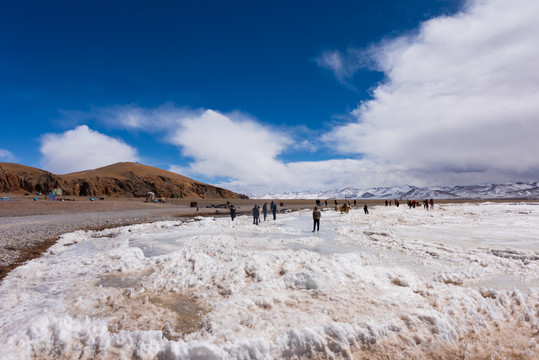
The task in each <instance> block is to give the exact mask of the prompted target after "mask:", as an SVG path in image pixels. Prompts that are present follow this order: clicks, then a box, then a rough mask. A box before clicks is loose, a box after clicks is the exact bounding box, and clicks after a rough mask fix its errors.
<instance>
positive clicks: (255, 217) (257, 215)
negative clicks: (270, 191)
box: [253, 205, 260, 225]
mask: <svg viewBox="0 0 539 360" xmlns="http://www.w3.org/2000/svg"><path fill="white" fill-rule="evenodd" d="M259 218H260V208H259V207H258V205H255V206H254V207H253V224H255V225H258V219H259Z"/></svg>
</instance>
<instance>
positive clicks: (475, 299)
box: [0, 203, 539, 359]
mask: <svg viewBox="0 0 539 360" xmlns="http://www.w3.org/2000/svg"><path fill="white" fill-rule="evenodd" d="M370 210H371V211H370V214H369V215H365V214H363V211H362V210H352V211H351V212H350V213H349V214H340V213H337V212H334V211H333V210H329V209H328V210H327V211H323V213H322V222H321V231H320V233H319V234H318V233H315V234H313V233H311V232H310V230H311V229H312V218H311V211H309V210H306V211H301V212H296V213H291V214H286V215H281V216H279V217H278V220H277V221H271V220H270V221H266V222H262V224H261V225H260V226H258V227H256V226H254V225H253V224H252V219H251V218H249V217H246V216H240V217H238V218H236V220H235V221H234V222H231V221H230V219H229V218H218V219H214V218H198V219H196V220H195V221H191V222H186V223H177V222H161V223H153V224H145V225H135V226H130V227H123V228H116V229H108V230H103V231H100V232H75V233H71V234H66V235H64V236H63V237H62V239H61V240H60V241H59V242H58V243H57V244H56V245H55V246H53V247H52V248H51V249H50V251H49V253H48V254H46V255H44V256H43V257H41V258H40V259H36V260H34V261H31V262H29V263H28V264H26V265H25V266H22V267H19V268H18V269H16V270H14V271H13V272H12V273H11V274H10V275H9V276H8V277H7V278H6V279H5V280H4V282H3V283H2V286H1V287H0V304H2V305H1V306H2V307H1V308H0V323H1V324H3V325H2V327H1V328H0V357H1V358H6V359H10V358H12V359H20V358H43V357H45V358H47V357H50V358H74V357H78V358H82V359H90V358H103V359H108V358H111V359H112V358H132V357H135V358H140V359H153V358H156V357H157V358H163V359H274V358H307V357H309V358H327V357H334V358H350V357H352V358H354V357H361V356H365V357H373V356H382V357H383V356H384V354H385V355H388V354H389V355H391V356H392V357H394V358H399V357H400V358H409V357H415V358H421V357H424V358H429V357H432V354H434V353H436V354H444V353H445V354H448V355H453V356H455V357H458V356H461V355H473V354H475V355H478V356H481V355H483V356H491V357H494V358H496V357H503V356H511V355H518V356H519V357H521V358H530V359H533V358H536V357H537V356H539V349H538V347H537V334H538V331H539V305H538V304H539V251H538V248H539V246H538V241H539V239H538V236H539V235H536V234H539V221H537V220H538V218H539V206H537V205H533V204H525V203H522V204H490V203H484V204H479V205H475V204H464V205H446V206H443V207H442V208H437V209H434V210H429V211H427V210H424V209H408V208H407V207H406V208H405V207H400V208H395V207H388V208H384V207H375V208H372V209H370Z"/></svg>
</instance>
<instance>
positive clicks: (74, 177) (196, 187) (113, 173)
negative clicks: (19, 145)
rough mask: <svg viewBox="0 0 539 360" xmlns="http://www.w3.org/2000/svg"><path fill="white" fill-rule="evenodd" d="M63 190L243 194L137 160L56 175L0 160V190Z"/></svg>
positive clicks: (85, 193) (110, 193)
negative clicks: (135, 161) (136, 161)
mask: <svg viewBox="0 0 539 360" xmlns="http://www.w3.org/2000/svg"><path fill="white" fill-rule="evenodd" d="M58 188H60V189H62V191H63V194H64V195H71V196H73V195H75V196H99V195H106V196H112V197H145V196H146V194H147V193H148V192H150V191H151V192H153V193H155V195H156V196H157V197H173V196H178V197H180V198H198V199H217V198H226V199H228V198H230V199H233V198H241V197H244V196H243V195H240V194H237V193H234V192H232V191H229V190H226V189H222V188H219V187H216V186H212V185H208V184H204V183H201V182H199V181H196V180H193V179H190V178H188V177H185V176H182V175H179V174H176V173H173V172H170V171H166V170H162V169H158V168H155V167H152V166H147V165H143V164H138V163H130V162H122V163H116V164H112V165H109V166H105V167H102V168H98V169H94V170H86V171H80V172H76V173H71V174H66V175H55V174H51V173H50V172H48V171H44V170H40V169H36V168H32V167H29V166H24V165H19V164H13V163H0V192H12V193H23V192H30V193H36V192H42V193H48V192H51V191H52V190H53V189H58Z"/></svg>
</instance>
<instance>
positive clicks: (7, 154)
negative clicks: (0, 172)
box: [0, 149, 15, 161]
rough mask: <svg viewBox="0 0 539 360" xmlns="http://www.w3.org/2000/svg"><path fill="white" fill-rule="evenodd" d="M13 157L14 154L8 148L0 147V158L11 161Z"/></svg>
mask: <svg viewBox="0 0 539 360" xmlns="http://www.w3.org/2000/svg"><path fill="white" fill-rule="evenodd" d="M13 159H15V156H13V154H12V153H11V151H9V150H5V149H0V160H4V161H12V160H13Z"/></svg>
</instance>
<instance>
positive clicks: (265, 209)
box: [262, 203, 268, 221]
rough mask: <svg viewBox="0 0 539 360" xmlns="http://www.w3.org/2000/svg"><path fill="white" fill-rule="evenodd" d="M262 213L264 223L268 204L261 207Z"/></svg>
mask: <svg viewBox="0 0 539 360" xmlns="http://www.w3.org/2000/svg"><path fill="white" fill-rule="evenodd" d="M262 213H263V214H264V221H266V216H268V203H264V205H263V206H262Z"/></svg>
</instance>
